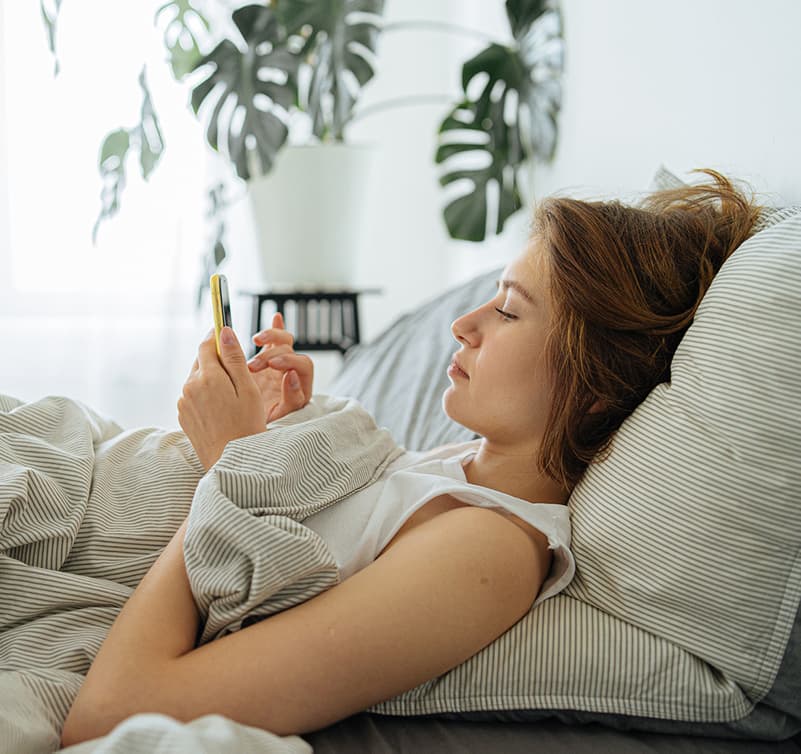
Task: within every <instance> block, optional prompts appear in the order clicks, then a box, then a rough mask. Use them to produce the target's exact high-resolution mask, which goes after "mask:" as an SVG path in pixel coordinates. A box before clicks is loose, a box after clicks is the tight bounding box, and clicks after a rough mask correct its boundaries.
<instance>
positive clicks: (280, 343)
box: [248, 312, 314, 424]
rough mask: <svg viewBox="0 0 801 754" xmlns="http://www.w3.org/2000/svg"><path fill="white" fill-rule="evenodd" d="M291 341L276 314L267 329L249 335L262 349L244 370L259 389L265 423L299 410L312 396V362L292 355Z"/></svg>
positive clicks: (298, 355)
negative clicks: (249, 372) (249, 374)
mask: <svg viewBox="0 0 801 754" xmlns="http://www.w3.org/2000/svg"><path fill="white" fill-rule="evenodd" d="M294 341H295V339H294V338H293V337H292V333H290V332H287V330H286V329H285V327H284V318H283V317H282V316H281V315H280V314H279V313H278V312H276V313H275V314H273V322H272V327H271V328H268V329H266V330H262V331H261V332H257V333H256V334H255V335H254V336H253V342H254V343H255V344H256V345H257V346H262V349H261V351H259V352H258V353H257V354H256V355H255V356H254V357H253V358H252V359H251V360H250V361H249V362H248V369H250V371H251V373H252V374H253V379H254V380H255V381H256V384H257V385H258V386H259V391H260V392H261V397H262V401H263V403H264V415H265V416H266V417H267V423H268V424H269V422H271V421H275V420H276V419H280V418H281V417H283V416H286V415H287V414H290V413H292V412H293V411H297V410H298V409H299V408H303V407H304V406H305V405H306V404H307V403H308V402H309V401H310V400H311V397H312V383H313V382H314V362H313V361H312V360H311V359H310V358H309V357H308V356H305V355H303V354H298V353H295V351H294V350H293V348H292V346H293V344H294Z"/></svg>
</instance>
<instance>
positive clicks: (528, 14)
mask: <svg viewBox="0 0 801 754" xmlns="http://www.w3.org/2000/svg"><path fill="white" fill-rule="evenodd" d="M547 8H548V0H506V16H507V18H508V19H509V26H511V28H512V36H513V37H514V38H515V39H518V38H519V36H520V35H521V34H525V32H526V31H527V30H528V29H529V28H530V27H531V25H532V24H533V23H534V21H536V20H537V18H539V17H540V16H541V15H542V14H543V13H544V12H545V11H546V10H547Z"/></svg>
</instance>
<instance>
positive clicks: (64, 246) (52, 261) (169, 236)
mask: <svg viewBox="0 0 801 754" xmlns="http://www.w3.org/2000/svg"><path fill="white" fill-rule="evenodd" d="M143 5H145V4H143V3H108V2H104V0H82V2H80V3H65V4H64V5H63V8H62V11H61V14H60V16H59V21H58V26H57V41H56V50H57V54H58V58H59V61H60V68H61V70H60V73H59V75H58V76H55V77H54V75H53V71H54V62H55V61H54V58H53V56H52V55H51V53H50V51H49V49H48V46H47V35H46V31H45V27H44V24H43V22H42V18H41V13H40V10H39V3H36V2H29V3H5V4H3V6H2V9H0V167H2V168H3V169H2V170H0V201H2V202H3V208H2V209H1V210H0V247H1V248H2V251H0V254H1V255H3V258H1V259H0V264H1V265H2V268H3V273H4V274H3V277H4V281H5V286H4V287H5V289H6V290H5V291H4V293H6V294H10V295H6V296H4V303H3V305H2V307H3V308H2V311H3V313H8V312H10V311H13V312H15V313H16V314H23V313H29V314H30V313H37V314H41V313H43V312H45V311H47V310H52V311H58V312H60V313H65V312H71V313H75V314H88V313H90V312H92V311H96V310H97V307H98V306H102V308H103V311H104V312H105V314H106V315H108V314H112V313H122V312H125V311H131V308H132V307H134V306H135V307H136V309H137V310H140V309H141V307H142V303H144V305H145V308H146V311H149V312H151V313H154V314H155V313H157V312H163V311H167V310H174V308H175V306H174V303H175V299H174V296H176V295H178V296H180V297H181V298H182V299H184V298H185V300H186V307H187V309H191V306H192V301H193V291H194V288H195V286H196V283H197V276H198V274H199V270H200V266H199V259H200V254H201V252H202V250H203V244H204V243H205V233H206V230H205V223H204V221H203V211H204V209H205V203H206V197H205V191H206V184H207V182H208V181H207V179H206V175H205V170H206V161H205V160H204V159H202V158H200V156H202V155H205V153H206V151H207V148H206V147H205V145H204V142H203V128H202V126H201V124H200V123H199V122H198V121H197V120H196V119H195V117H194V115H193V114H192V113H191V111H190V109H189V107H188V105H187V102H188V92H187V91H186V89H185V88H184V87H183V86H182V85H181V84H179V83H178V82H176V81H175V80H174V79H173V78H172V76H171V74H170V72H169V67H168V66H167V64H166V63H165V62H163V59H164V49H163V44H162V40H161V32H160V31H159V30H158V29H156V28H155V27H154V26H153V18H154V15H155V9H156V8H157V7H158V3H150V4H148V5H150V6H152V7H150V8H143ZM105 30H107V33H106V32H105ZM143 63H146V64H147V78H148V83H149V86H150V89H151V94H152V97H153V100H154V105H155V108H156V111H157V114H158V116H159V118H160V122H161V130H162V134H163V137H164V140H165V143H166V150H165V152H164V154H163V155H162V158H161V162H160V163H159V164H158V165H157V166H156V169H155V170H154V172H153V174H152V175H151V178H150V180H149V181H148V182H145V181H144V180H143V178H142V177H141V173H140V170H139V165H138V161H137V160H136V159H135V157H134V156H130V157H129V159H128V162H127V165H126V184H127V185H126V187H125V189H124V191H123V193H122V200H121V208H120V211H119V213H118V214H117V215H116V216H115V217H113V218H111V219H109V220H106V221H104V222H103V223H102V224H101V225H100V227H99V231H98V239H97V245H96V246H94V245H93V244H92V239H91V234H92V227H93V225H94V223H95V220H96V218H97V217H98V214H99V212H100V206H101V205H100V190H101V188H102V182H101V178H100V176H99V173H98V169H97V157H98V153H99V149H100V145H101V144H102V141H103V138H104V137H105V135H106V134H107V133H108V132H110V131H112V130H114V129H116V128H118V127H123V126H124V127H132V126H134V125H135V124H136V123H138V121H139V108H140V106H141V99H142V96H141V89H140V87H139V85H138V81H137V79H138V75H139V71H140V70H141V67H142V65H143ZM2 184H4V185H2ZM168 294H169V295H168Z"/></svg>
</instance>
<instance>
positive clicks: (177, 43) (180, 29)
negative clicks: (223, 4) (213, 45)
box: [156, 0, 209, 80]
mask: <svg viewBox="0 0 801 754" xmlns="http://www.w3.org/2000/svg"><path fill="white" fill-rule="evenodd" d="M169 13H173V16H172V19H171V20H170V21H169V22H168V23H167V26H166V28H165V29H164V46H165V47H166V48H167V50H168V52H169V61H170V67H171V68H172V75H173V76H174V77H175V79H176V80H180V79H182V78H183V77H184V76H186V74H187V73H189V72H190V71H192V70H194V68H195V66H196V65H197V62H198V60H200V57H201V53H200V45H199V44H198V41H199V40H198V38H197V35H196V34H195V32H194V30H193V28H192V26H191V25H190V23H189V20H190V19H194V20H196V21H197V22H198V23H199V24H200V25H202V26H203V27H204V28H205V29H206V31H208V30H209V22H208V21H207V20H206V18H205V16H204V15H203V14H202V13H200V12H199V11H198V10H197V8H195V7H194V6H193V5H192V0H171V1H170V2H168V3H164V5H162V6H161V7H160V8H159V9H158V10H157V11H156V20H158V19H159V17H160V16H162V15H167V14H169ZM182 41H188V42H189V44H188V45H184V44H181V42H182Z"/></svg>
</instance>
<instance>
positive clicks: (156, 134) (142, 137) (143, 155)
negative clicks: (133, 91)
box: [136, 68, 164, 180]
mask: <svg viewBox="0 0 801 754" xmlns="http://www.w3.org/2000/svg"><path fill="white" fill-rule="evenodd" d="M139 86H141V87H142V95H143V96H142V108H141V115H140V121H139V124H138V125H137V126H136V141H137V143H138V146H139V152H140V153H139V163H140V165H141V168H142V177H143V178H144V179H145V180H148V179H149V178H150V174H151V173H152V172H153V168H155V167H156V165H157V163H158V161H159V160H160V159H161V155H162V154H163V152H164V139H163V138H162V136H161V128H159V121H158V118H157V117H156V113H155V111H154V110H153V102H152V100H151V97H150V90H149V89H148V87H147V80H146V78H145V68H142V71H141V73H140V74H139Z"/></svg>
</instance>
